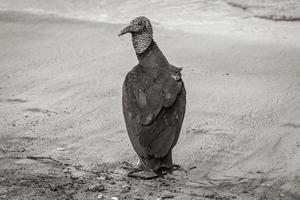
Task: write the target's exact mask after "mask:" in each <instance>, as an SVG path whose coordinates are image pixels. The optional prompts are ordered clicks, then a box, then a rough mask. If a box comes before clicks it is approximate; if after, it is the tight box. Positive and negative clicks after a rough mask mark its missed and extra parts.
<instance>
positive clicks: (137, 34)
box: [119, 16, 153, 54]
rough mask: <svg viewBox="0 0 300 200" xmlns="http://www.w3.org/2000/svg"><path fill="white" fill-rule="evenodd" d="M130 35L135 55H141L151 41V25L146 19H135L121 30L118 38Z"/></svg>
mask: <svg viewBox="0 0 300 200" xmlns="http://www.w3.org/2000/svg"><path fill="white" fill-rule="evenodd" d="M126 33H131V35H132V44H133V47H134V50H135V52H136V53H137V54H141V53H143V52H144V51H145V50H146V49H147V48H148V47H149V46H150V44H151V42H152V40H153V31H152V25H151V22H150V20H149V19H148V18H146V17H143V16H141V17H137V18H135V19H133V20H132V21H131V22H130V23H129V25H128V26H126V27H125V28H124V29H123V30H121V32H120V34H119V36H121V35H124V34H126Z"/></svg>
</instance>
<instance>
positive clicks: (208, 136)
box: [0, 12, 300, 199]
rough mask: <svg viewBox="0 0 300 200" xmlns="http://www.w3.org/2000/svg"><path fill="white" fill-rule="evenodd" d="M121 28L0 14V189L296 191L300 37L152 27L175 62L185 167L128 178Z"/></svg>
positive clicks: (199, 193) (252, 194)
mask: <svg viewBox="0 0 300 200" xmlns="http://www.w3.org/2000/svg"><path fill="white" fill-rule="evenodd" d="M270 23H274V22H270ZM279 26H281V24H278V23H276V24H275V23H274V27H279ZM293 26H294V25H293V24H292V23H290V24H282V27H288V28H291V29H295V27H293ZM121 27H122V25H111V24H104V23H91V22H84V21H75V20H67V19H59V18H52V17H46V16H45V17H42V16H34V15H28V14H26V15H24V14H20V13H15V12H1V13H0V45H1V46H0V83H1V84H0V199H96V197H97V196H98V195H99V194H102V195H103V197H104V198H106V199H110V198H111V197H113V196H117V197H119V198H120V199H138V198H139V197H140V198H141V199H156V198H158V197H168V195H169V197H172V195H173V198H174V199H299V198H300V192H299V191H300V184H299V182H300V133H299V131H300V44H299V43H298V40H295V38H293V37H291V36H290V35H288V34H285V33H286V32H288V31H287V30H288V29H284V30H282V29H281V30H280V27H279V29H276V30H279V31H278V32H276V31H275V32H272V33H268V37H267V39H266V40H265V39H264V37H263V36H265V35H263V33H262V34H261V35H260V34H259V33H257V34H256V35H255V37H252V36H253V35H252V34H251V33H248V32H247V30H245V32H243V37H240V36H241V31H239V32H238V33H237V34H236V35H235V33H232V34H230V35H229V34H228V35H226V34H222V35H221V34H213V33H212V34H209V33H203V34H201V33H198V34H188V33H184V32H181V31H171V30H164V29H160V28H157V27H156V28H155V39H156V41H157V43H158V45H159V46H160V48H161V49H162V51H163V52H164V53H165V55H166V56H167V58H168V59H169V61H170V62H171V63H172V64H174V65H176V66H180V67H183V68H184V70H183V79H184V81H185V84H186V88H187V94H188V95H187V99H188V103H187V112H186V117H185V121H184V125H183V129H182V133H181V137H180V140H179V143H178V145H177V146H176V147H175V149H174V154H175V155H174V160H175V162H176V163H178V164H180V165H182V167H183V168H184V169H185V170H186V171H176V172H174V174H173V175H169V176H167V177H166V179H165V180H151V181H142V180H135V179H129V178H127V177H126V173H127V170H128V168H130V167H132V166H133V165H134V164H135V162H136V159H137V158H136V155H135V153H134V151H133V149H132V147H131V145H130V142H129V140H128V137H127V134H126V130H125V125H124V122H123V115H122V111H121V87H122V82H123V79H124V77H125V74H126V73H127V72H128V71H129V70H130V69H131V68H132V67H133V66H134V65H135V64H136V63H137V60H136V57H135V54H134V52H133V49H132V46H131V40H130V38H129V36H128V37H124V38H118V37H117V33H118V31H119V30H120V28H121ZM297 27H298V29H295V30H296V32H297V31H299V30H300V29H299V24H297ZM272 30H273V29H272ZM274 30H275V29H274ZM298 33H299V32H298ZM270 35H273V36H274V37H271V36H270ZM260 36H261V37H260ZM295 41H296V42H295ZM26 156H51V158H53V159H55V160H58V161H59V162H60V163H58V162H55V161H53V160H50V159H38V160H33V159H28V158H26ZM96 177H98V179H97V178H96ZM99 177H100V178H99ZM101 179H106V180H101ZM100 183H101V184H103V185H104V187H105V190H104V191H101V189H98V192H93V189H91V188H90V189H88V187H89V186H90V185H91V184H100ZM129 186H130V187H129Z"/></svg>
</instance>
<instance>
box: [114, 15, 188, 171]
mask: <svg viewBox="0 0 300 200" xmlns="http://www.w3.org/2000/svg"><path fill="white" fill-rule="evenodd" d="M127 33H131V36H132V44H133V48H134V50H135V53H136V56H137V59H138V64H137V65H136V66H134V67H133V68H132V69H131V71H129V72H128V73H127V75H126V77H125V80H124V83H123V88H122V108H123V115H124V119H125V124H126V129H127V133H128V136H129V139H130V141H131V143H132V146H133V149H134V150H135V152H136V153H137V155H138V157H139V161H140V164H141V166H140V167H141V169H142V171H148V172H154V173H155V174H159V173H161V170H163V169H164V170H168V169H172V167H174V166H175V165H174V164H173V160H172V149H173V147H174V146H175V145H176V143H177V141H178V138H179V135H180V131H181V127H182V123H183V119H184V115H185V110H186V90H185V86H184V83H183V80H182V78H181V70H182V68H179V67H176V66H174V65H171V64H170V63H169V62H168V60H167V59H166V57H165V56H164V54H163V53H162V51H161V50H160V49H159V47H158V46H157V44H156V42H155V41H154V39H153V29H152V25H151V22H150V20H149V19H148V18H147V17H144V16H139V17H136V18H134V19H133V20H132V21H131V22H130V23H129V25H127V26H126V27H125V28H124V29H122V30H121V32H120V33H119V36H121V35H124V34H127Z"/></svg>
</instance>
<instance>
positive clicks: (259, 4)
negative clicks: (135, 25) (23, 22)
mask: <svg viewBox="0 0 300 200" xmlns="http://www.w3.org/2000/svg"><path fill="white" fill-rule="evenodd" d="M183 2H184V3H183ZM0 10H8V11H22V12H28V13H34V14H41V15H44V14H47V15H54V16H59V17H66V18H75V19H82V20H89V21H99V22H108V23H128V22H129V21H130V20H132V19H133V18H135V17H137V16H147V17H148V18H149V19H150V20H151V21H152V23H153V24H154V26H161V27H163V28H168V29H179V30H182V31H185V32H194V33H200V32H201V33H218V34H222V33H226V34H227V33H230V34H231V33H232V32H241V31H244V30H248V31H250V32H251V33H255V32H271V31H270V30H269V29H266V27H269V23H267V22H259V23H257V21H256V22H255V23H252V21H253V20H256V19H255V17H259V18H264V19H272V20H274V19H298V18H299V21H300V1H299V0H264V1H252V0H186V1H180V0H126V1H122V0H110V1H109V0H51V1H50V0H9V1H8V0H0ZM298 15H299V16H298ZM251 20H252V21H251ZM287 21H288V20H287ZM289 21H293V20H289ZM253 24H255V25H253ZM283 29H285V28H284V27H283V28H282V27H281V28H280V30H283Z"/></svg>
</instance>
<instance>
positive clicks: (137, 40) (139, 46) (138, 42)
mask: <svg viewBox="0 0 300 200" xmlns="http://www.w3.org/2000/svg"><path fill="white" fill-rule="evenodd" d="M152 40H153V39H152V34H150V33H148V32H143V33H133V34H132V44H133V48H134V50H135V53H136V54H141V53H143V52H144V51H145V50H146V49H147V48H148V47H149V46H150V44H151V42H152Z"/></svg>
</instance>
